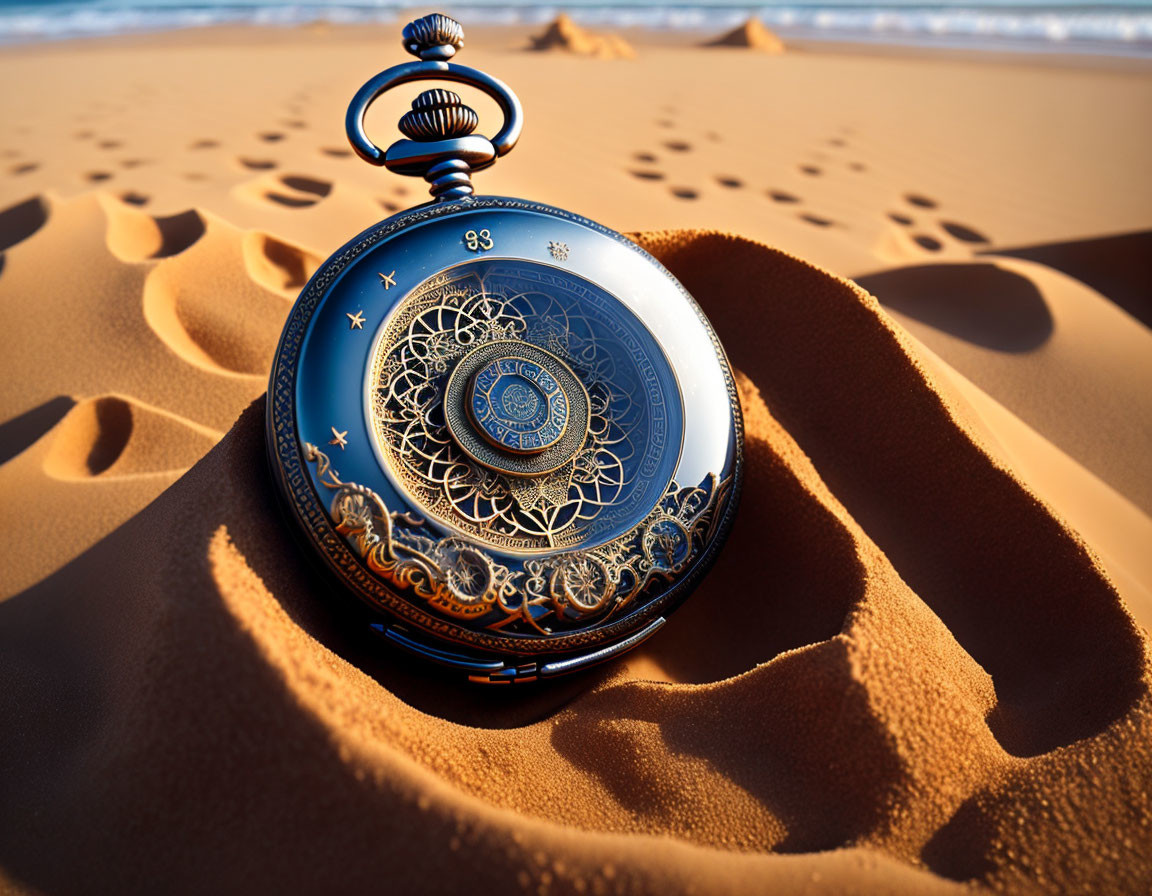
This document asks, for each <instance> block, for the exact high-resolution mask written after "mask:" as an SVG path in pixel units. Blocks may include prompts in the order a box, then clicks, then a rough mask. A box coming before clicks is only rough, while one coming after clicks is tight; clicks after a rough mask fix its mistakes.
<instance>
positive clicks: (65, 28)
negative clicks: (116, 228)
mask: <svg viewBox="0 0 1152 896" xmlns="http://www.w3.org/2000/svg"><path fill="white" fill-rule="evenodd" d="M414 11H420V9H419V8H417V9H416V10H413V9H412V8H410V7H406V6H404V5H382V4H380V3H375V2H363V3H360V2H343V0H342V2H338V3H305V4H281V3H273V2H266V0H222V2H204V0H200V2H196V0H172V2H164V0H132V2H122V0H117V2H104V0H84V2H63V3H61V2H48V3H35V2H31V3H16V4H10V3H0V46H13V45H22V44H29V43H33V44H39V43H43V42H47V41H59V40H69V39H78V38H82V39H90V38H99V37H109V36H117V35H125V34H148V35H156V34H160V33H165V32H169V31H183V30H189V29H202V28H206V27H219V26H227V27H236V26H252V25H255V26H261V27H266V28H269V29H279V28H284V29H289V30H290V29H293V28H296V27H301V26H320V27H326V26H331V27H340V26H356V27H357V28H363V27H372V26H382V27H388V28H392V29H394V28H395V26H396V24H397V23H402V22H403V21H405V20H407V19H409V18H411V16H412V13H413V12H414ZM443 11H445V12H447V13H449V14H452V15H456V16H457V17H458V18H459V17H463V18H464V19H466V20H467V21H468V22H469V25H470V27H473V28H476V27H513V28H517V27H518V28H537V27H539V26H541V25H543V24H545V23H547V22H549V21H551V20H552V19H553V18H555V17H556V15H557V14H559V13H561V12H564V13H565V14H567V15H569V16H570V17H571V18H572V19H573V20H574V21H575V22H577V23H578V24H580V25H585V26H590V27H594V28H607V29H612V30H615V31H640V32H643V33H645V34H648V35H652V36H653V39H654V40H657V41H669V42H673V43H679V42H682V41H683V40H685V39H689V40H691V39H693V38H698V37H699V36H701V35H715V34H717V33H721V32H724V31H726V30H729V29H731V28H734V27H736V26H737V25H739V24H741V23H742V22H744V21H746V20H748V19H749V18H759V19H760V20H761V21H763V22H764V24H765V25H767V26H768V27H769V28H771V29H772V30H773V31H774V32H775V33H777V34H778V35H779V36H780V37H781V38H783V39H784V40H786V41H788V42H789V43H790V44H794V43H799V44H811V45H814V46H821V45H838V44H851V45H858V46H875V47H878V48H883V49H885V50H887V49H892V48H920V49H930V50H933V51H965V52H971V51H978V52H981V53H1011V54H1037V55H1050V54H1056V55H1062V56H1063V55H1087V56H1120V57H1141V58H1152V4H1148V3H1143V2H1139V3H1118V4H1109V5H1090V4H1081V3H1073V4H1068V3H1059V2H1056V3H1053V2H1050V0H1049V2H1042V3H1019V2H1016V3H1012V4H995V3H989V2H987V0H985V2H983V3H975V4H971V5H968V4H966V5H964V6H952V5H947V4H941V3H936V4H931V3H923V4H921V3H917V4H909V3H901V2H889V3H879V4H871V3H862V2H851V0H849V2H840V3H835V2H833V3H821V4H803V3H799V4H788V5H776V6H757V5H748V6H730V5H711V4H691V5H682V6H666V5H661V6H657V5H647V4H644V3H622V4H617V5H588V4H580V3H575V4H566V5H550V4H549V5H515V4H513V5H491V4H481V5H475V6H466V7H460V8H457V7H455V6H453V5H452V4H447V5H445V6H444V7H443Z"/></svg>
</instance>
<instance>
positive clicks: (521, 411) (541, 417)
mask: <svg viewBox="0 0 1152 896" xmlns="http://www.w3.org/2000/svg"><path fill="white" fill-rule="evenodd" d="M468 413H469V416H470V417H471V419H472V422H473V423H474V424H475V426H476V427H477V429H478V430H479V432H480V434H481V435H482V436H483V437H484V438H486V439H487V440H488V441H489V442H491V443H492V444H493V445H495V446H496V447H497V448H503V449H505V450H506V451H511V452H514V453H516V454H534V453H536V452H538V451H543V450H544V449H545V448H548V447H551V446H552V445H554V444H556V442H557V441H559V439H560V437H561V436H563V435H564V430H565V429H566V428H567V426H568V396H567V395H566V394H565V392H564V389H563V388H562V387H561V385H560V383H559V381H558V380H557V378H556V377H555V376H553V375H552V374H551V373H549V372H548V371H547V370H546V369H545V368H544V367H543V366H542V365H541V364H538V363H536V362H535V361H531V360H529V359H527V358H523V357H517V356H516V355H510V356H508V357H502V358H497V359H496V360H495V361H492V362H491V363H489V364H488V365H487V366H485V367H483V368H481V369H480V370H479V371H478V372H477V373H476V374H475V376H473V378H472V382H471V385H470V387H469V390H468Z"/></svg>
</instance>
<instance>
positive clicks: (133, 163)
mask: <svg viewBox="0 0 1152 896" xmlns="http://www.w3.org/2000/svg"><path fill="white" fill-rule="evenodd" d="M146 164H148V160H147V159H124V160H123V161H121V162H120V167H121V168H127V169H129V170H131V169H133V168H139V167H140V166H141V165H146Z"/></svg>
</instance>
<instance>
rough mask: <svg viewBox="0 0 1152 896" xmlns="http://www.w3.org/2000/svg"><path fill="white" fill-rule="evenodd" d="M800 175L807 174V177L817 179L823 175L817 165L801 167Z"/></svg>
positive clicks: (822, 171)
mask: <svg viewBox="0 0 1152 896" xmlns="http://www.w3.org/2000/svg"><path fill="white" fill-rule="evenodd" d="M800 173H801V174H807V175H808V176H809V177H819V176H820V175H821V174H823V173H824V169H823V168H821V167H819V166H818V165H801V166H800Z"/></svg>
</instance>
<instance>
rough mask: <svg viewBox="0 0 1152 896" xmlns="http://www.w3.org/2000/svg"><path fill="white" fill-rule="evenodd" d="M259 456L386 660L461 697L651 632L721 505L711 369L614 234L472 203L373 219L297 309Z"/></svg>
mask: <svg viewBox="0 0 1152 896" xmlns="http://www.w3.org/2000/svg"><path fill="white" fill-rule="evenodd" d="M269 394H270V401H269V445H270V451H271V454H272V458H273V467H274V470H275V471H276V473H277V476H278V479H279V481H280V483H281V485H282V487H283V490H284V492H285V495H286V497H287V499H288V503H289V504H290V506H291V507H292V509H293V511H294V514H295V516H296V519H297V520H298V521H299V523H300V524H301V525H302V526H303V528H304V531H305V533H306V534H307V536H308V537H309V540H310V541H311V543H312V544H313V545H314V546H315V547H316V549H317V550H318V552H319V553H320V555H321V556H322V557H323V558H324V559H325V560H326V561H327V564H328V565H329V567H330V568H331V569H332V570H333V571H334V572H335V573H336V574H337V575H338V576H339V577H340V578H341V579H342V580H343V582H344V584H345V585H346V586H347V587H348V588H349V589H350V590H352V591H354V592H355V593H356V594H358V595H359V596H360V597H361V598H363V599H364V600H366V601H367V602H368V603H369V604H371V605H372V606H373V607H375V608H377V609H379V610H382V611H384V614H383V615H382V616H381V621H380V623H379V624H378V626H377V628H378V629H379V630H381V631H383V632H384V633H385V634H386V635H388V636H389V637H390V638H391V639H392V640H394V641H396V642H397V643H400V644H402V645H403V646H406V647H408V648H409V649H414V650H417V651H418V652H421V653H423V654H425V655H427V656H430V657H432V658H436V659H440V660H441V661H443V662H449V663H451V664H453V665H459V666H463V667H464V668H465V669H468V670H470V671H472V672H473V673H478V674H481V675H482V676H484V677H492V678H495V679H499V678H501V677H506V676H509V675H513V676H515V675H517V674H518V676H519V678H522V679H523V678H532V677H536V676H537V675H548V674H558V673H559V672H562V671H568V670H570V669H571V668H576V667H579V666H581V665H584V664H586V663H590V662H593V661H597V660H600V659H604V658H606V657H608V656H611V655H613V654H614V653H616V652H618V651H620V650H622V649H625V648H627V647H629V646H632V645H633V644H634V643H638V642H639V640H641V639H642V638H643V637H645V636H646V635H647V634H650V633H651V632H652V631H654V630H655V629H656V628H657V627H658V626H659V625H660V624H661V623H662V621H663V619H664V617H665V615H666V614H667V612H669V611H670V610H671V609H672V608H673V607H674V606H675V605H676V604H677V603H678V602H679V601H680V600H681V599H682V598H683V597H684V596H685V595H686V594H687V591H688V590H689V589H690V588H691V587H692V585H693V584H694V583H695V581H696V580H697V579H698V577H699V576H700V575H701V574H702V573H703V571H704V570H705V569H706V568H707V566H708V565H710V562H711V560H712V558H713V556H714V554H715V552H716V550H717V549H718V548H719V545H720V542H721V541H722V540H723V537H724V535H725V534H726V530H727V527H728V524H729V521H730V517H731V515H732V513H733V511H734V508H735V498H736V493H737V490H738V484H739V476H740V435H741V432H740V416H739V407H738V405H737V403H736V400H735V392H734V387H733V384H732V378H731V373H730V371H729V368H728V364H727V361H726V360H725V358H724V355H723V352H722V350H721V349H720V347H719V344H718V343H717V341H716V338H715V335H714V333H713V332H712V330H711V328H710V326H709V325H708V323H707V321H706V320H705V319H704V317H703V315H702V314H701V313H700V311H699V309H698V308H697V307H696V305H695V303H694V302H693V301H692V300H691V299H690V298H689V297H688V295H687V294H686V293H685V292H684V291H683V288H682V287H681V286H680V285H679V284H678V283H677V282H676V281H675V280H674V279H673V278H672V276H671V275H670V274H669V273H668V272H667V271H666V270H664V269H663V268H662V267H661V266H660V265H659V264H658V263H657V262H655V261H654V260H653V259H652V258H651V257H650V256H648V255H647V254H646V253H644V252H642V251H641V250H640V249H639V248H638V247H636V246H634V245H633V244H632V243H630V242H628V241H627V240H625V239H624V238H623V237H621V236H620V235H619V234H616V233H614V232H612V231H610V230H607V229H605V228H603V227H600V226H599V225H596V224H593V223H592V222H590V221H587V220H585V219H582V218H579V217H578V216H575V215H571V214H569V213H566V212H562V211H559V210H557V209H553V208H549V207H547V206H541V205H536V204H534V203H529V202H524V201H521V200H511V199H499V198H491V197H489V198H479V199H469V200H466V201H463V202H452V203H440V204H436V205H431V206H426V207H423V208H418V209H413V210H411V211H409V212H405V213H402V214H400V215H397V216H395V217H393V218H391V219H389V220H387V221H384V222H382V223H381V224H379V225H377V226H376V227H374V228H372V229H370V230H369V231H366V232H365V233H364V234H361V235H360V236H359V237H357V238H356V239H355V240H353V241H352V242H350V243H349V244H348V245H347V246H345V247H344V248H343V249H341V250H340V251H339V252H337V253H336V254H335V255H334V256H333V257H332V258H331V259H329V260H328V262H327V263H326V264H325V265H324V266H323V267H322V268H321V269H320V270H319V271H318V272H317V274H316V275H315V277H313V279H312V281H311V282H310V283H309V284H308V286H307V287H305V290H304V292H303V293H302V295H301V297H300V299H299V301H298V302H297V304H296V306H295V307H294V309H293V311H292V314H291V316H290V318H289V321H288V324H287V325H286V327H285V331H284V335H283V337H282V341H281V345H280V348H279V350H278V353H277V359H276V363H275V364H274V367H273V374H272V381H271V384H270V390H269Z"/></svg>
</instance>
